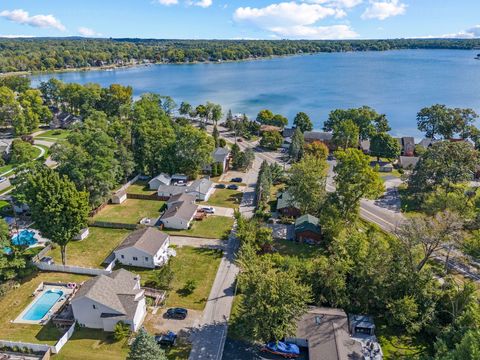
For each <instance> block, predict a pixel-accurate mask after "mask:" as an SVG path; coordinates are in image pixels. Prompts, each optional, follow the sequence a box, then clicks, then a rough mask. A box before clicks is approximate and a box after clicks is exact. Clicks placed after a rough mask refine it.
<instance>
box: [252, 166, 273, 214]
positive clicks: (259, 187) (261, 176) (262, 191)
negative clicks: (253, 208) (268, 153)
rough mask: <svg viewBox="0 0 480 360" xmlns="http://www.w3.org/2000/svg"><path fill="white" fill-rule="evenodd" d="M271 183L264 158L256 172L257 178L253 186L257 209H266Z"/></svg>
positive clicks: (269, 169)
mask: <svg viewBox="0 0 480 360" xmlns="http://www.w3.org/2000/svg"><path fill="white" fill-rule="evenodd" d="M272 185H273V179H272V172H271V168H270V165H269V164H268V163H267V162H266V161H265V160H264V161H263V162H262V165H261V166H260V171H259V172H258V179H257V184H256V188H255V196H256V204H257V210H260V211H266V210H267V208H268V201H269V199H270V192H271V187H272Z"/></svg>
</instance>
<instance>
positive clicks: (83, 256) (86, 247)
mask: <svg viewBox="0 0 480 360" xmlns="http://www.w3.org/2000/svg"><path fill="white" fill-rule="evenodd" d="M129 233H130V231H128V230H122V229H106V228H98V227H90V235H89V236H88V237H87V238H86V239H85V240H82V241H70V243H69V244H68V245H67V264H68V265H77V266H84V267H94V268H98V267H101V266H102V262H103V261H104V260H105V259H106V258H107V256H108V255H109V254H110V253H111V252H112V251H113V249H115V248H116V247H117V245H118V244H120V243H121V242H122V240H123V239H125V237H126V236H127V235H128V234H129ZM48 255H49V256H51V257H53V259H54V260H55V262H56V263H57V264H61V261H62V257H61V255H60V247H59V246H57V247H56V248H55V249H53V250H52V251H50V253H49V254H48Z"/></svg>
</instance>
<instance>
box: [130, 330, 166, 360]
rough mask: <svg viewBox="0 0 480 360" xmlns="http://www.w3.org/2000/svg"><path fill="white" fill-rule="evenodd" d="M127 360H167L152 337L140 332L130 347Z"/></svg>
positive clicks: (143, 331)
mask: <svg viewBox="0 0 480 360" xmlns="http://www.w3.org/2000/svg"><path fill="white" fill-rule="evenodd" d="M127 360H167V356H166V355H165V352H164V351H163V350H162V349H161V348H160V346H158V345H157V342H156V341H155V338H154V337H153V336H151V335H149V334H147V332H146V331H145V330H140V331H139V333H138V335H137V337H136V338H135V340H134V341H133V343H132V346H131V347H130V352H129V353H128V356H127Z"/></svg>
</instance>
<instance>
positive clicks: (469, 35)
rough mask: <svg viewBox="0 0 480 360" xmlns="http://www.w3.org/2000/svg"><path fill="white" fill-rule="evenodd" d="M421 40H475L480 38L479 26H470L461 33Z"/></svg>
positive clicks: (433, 36)
mask: <svg viewBox="0 0 480 360" xmlns="http://www.w3.org/2000/svg"><path fill="white" fill-rule="evenodd" d="M422 37H423V38H430V39H432V38H445V39H477V38H480V25H475V26H472V27H471V28H469V29H467V30H463V31H459V32H457V33H453V34H442V35H428V36H422Z"/></svg>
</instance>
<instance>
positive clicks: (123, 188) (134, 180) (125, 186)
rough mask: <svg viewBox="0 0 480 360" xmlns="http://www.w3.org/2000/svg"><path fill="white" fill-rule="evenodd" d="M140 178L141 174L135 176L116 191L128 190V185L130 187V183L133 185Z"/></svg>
mask: <svg viewBox="0 0 480 360" xmlns="http://www.w3.org/2000/svg"><path fill="white" fill-rule="evenodd" d="M139 178H140V175H137V176H135V177H134V178H133V179H132V180H130V181H129V182H127V183H125V185H123V186H122V187H121V188H120V189H118V190H117V191H115V192H119V191H126V190H127V189H128V187H129V186H130V185H132V184H133V183H136V182H137V181H138V179H139Z"/></svg>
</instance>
